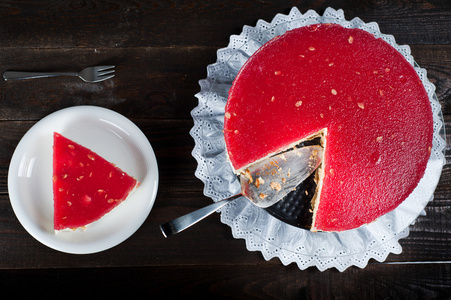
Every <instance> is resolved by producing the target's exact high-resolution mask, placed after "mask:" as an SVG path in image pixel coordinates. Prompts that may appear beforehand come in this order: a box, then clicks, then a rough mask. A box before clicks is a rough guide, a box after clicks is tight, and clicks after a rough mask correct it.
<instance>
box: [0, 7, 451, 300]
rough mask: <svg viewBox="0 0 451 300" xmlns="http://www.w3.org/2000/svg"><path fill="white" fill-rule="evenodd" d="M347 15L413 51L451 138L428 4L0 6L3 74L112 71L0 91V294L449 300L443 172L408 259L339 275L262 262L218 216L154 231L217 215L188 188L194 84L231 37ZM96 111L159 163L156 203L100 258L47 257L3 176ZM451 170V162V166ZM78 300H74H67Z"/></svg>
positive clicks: (443, 37) (449, 18) (445, 73)
mask: <svg viewBox="0 0 451 300" xmlns="http://www.w3.org/2000/svg"><path fill="white" fill-rule="evenodd" d="M293 6H296V7H298V8H299V10H300V11H301V12H306V11H307V10H308V9H315V10H317V11H318V13H320V14H322V13H323V12H324V10H325V9H326V7H328V6H333V7H334V8H336V9H338V8H342V9H344V11H345V16H346V19H348V20H350V19H352V18H354V17H359V18H361V19H362V20H363V21H365V22H372V21H375V22H377V23H378V24H379V26H380V29H381V31H382V32H383V33H387V34H392V35H394V36H395V38H396V41H397V42H398V43H399V44H408V45H410V47H411V50H412V55H413V56H414V58H415V59H416V61H417V62H418V64H419V65H420V66H421V67H423V68H426V69H427V70H428V77H429V79H430V80H431V82H433V83H434V84H435V85H436V87H437V90H436V94H437V96H438V99H439V101H440V103H441V104H442V105H443V114H444V118H445V123H446V126H447V127H450V126H451V110H450V108H449V107H448V106H449V104H451V76H450V73H451V2H450V1H449V0H432V1H357V0H355V1H319V0H317V1H275V0H273V1H244V0H243V1H239V0H238V1H96V0H92V1H0V72H2V73H3V72H4V71H5V70H8V69H15V70H67V69H71V70H77V69H81V68H83V67H85V66H89V65H99V64H114V65H116V66H117V68H116V69H117V71H116V76H115V77H114V79H112V80H108V81H105V82H102V83H97V84H89V83H84V82H82V81H81V80H79V79H77V78H50V79H39V80H31V81H23V82H4V81H3V82H0V287H1V288H2V291H3V292H4V293H6V292H7V291H8V292H11V294H12V295H13V296H17V295H41V294H42V295H44V296H50V295H55V296H60V297H64V296H66V295H70V294H74V295H77V294H79V295H88V294H93V295H106V296H112V295H118V296H121V295H137V296H138V295H141V294H140V293H143V294H144V295H145V296H150V297H152V296H154V297H157V296H158V298H163V297H166V296H167V297H169V296H196V297H217V298H225V299H233V298H238V299H253V298H256V299H292V298H294V299H328V298H340V299H348V298H351V299H443V298H449V297H450V296H449V295H450V294H451V238H450V232H451V171H450V166H449V165H448V164H447V165H445V167H444V170H443V173H442V177H441V180H440V182H439V185H438V187H437V190H436V192H435V199H434V201H432V202H431V203H430V204H429V205H428V206H427V207H426V213H427V215H426V216H421V217H419V218H418V220H417V222H416V223H415V225H413V226H412V227H411V232H410V235H409V236H408V237H407V238H404V239H402V240H401V242H400V243H401V245H402V247H403V252H402V253H401V254H400V255H395V254H391V255H389V257H388V258H387V260H386V261H385V262H383V263H379V262H377V261H374V260H370V262H369V264H368V266H366V267H365V268H364V269H360V268H358V267H350V268H348V269H347V270H345V271H344V272H339V271H337V270H336V269H329V270H326V271H323V272H320V271H319V270H318V269H316V268H314V267H312V268H308V269H307V270H303V271H302V270H300V269H299V268H298V267H297V266H296V265H295V264H290V265H288V266H284V265H283V264H282V263H281V262H280V261H279V260H278V259H271V260H270V261H266V260H265V259H264V258H263V257H262V255H261V253H259V252H251V251H248V250H246V247H245V243H244V241H243V240H240V239H234V238H233V237H232V234H231V230H230V228H229V227H228V226H226V225H224V224H222V223H221V222H220V220H219V214H215V215H213V216H210V217H209V218H207V219H206V220H204V221H203V222H202V223H201V224H198V225H197V226H196V227H193V228H190V229H189V230H187V231H185V232H183V233H182V234H180V235H177V236H176V237H173V238H169V239H165V238H164V237H163V236H162V234H161V232H160V230H159V227H158V226H159V225H160V224H161V223H163V222H165V221H168V220H170V219H172V218H175V217H177V216H179V215H182V214H185V213H188V212H190V211H192V210H195V209H197V208H200V207H202V206H204V205H206V204H209V203H211V199H209V198H207V197H205V196H204V195H203V188H204V186H203V183H202V182H201V181H200V180H199V179H197V178H196V177H195V176H194V172H195V169H196V166H197V163H196V161H195V159H194V158H193V157H192V156H191V151H192V149H193V147H194V141H193V139H192V138H191V136H190V135H189V131H190V129H191V128H192V126H193V120H192V118H191V116H190V111H191V110H192V109H193V108H194V107H196V106H197V99H196V97H195V96H194V95H195V94H196V93H197V92H198V91H199V90H200V89H199V85H198V80H200V79H203V78H205V77H206V66H207V65H208V64H211V63H213V62H215V61H216V50H217V49H219V48H223V47H225V46H227V44H228V41H229V37H230V35H232V34H239V33H240V32H241V30H242V27H243V26H244V25H250V26H255V24H256V22H257V20H258V19H263V20H266V21H270V20H271V19H272V18H273V17H274V16H275V14H277V13H283V14H287V13H289V11H290V9H291V8H292V7H293ZM78 105H97V106H101V107H105V108H109V109H111V110H114V111H116V112H119V113H121V114H123V115H124V116H125V117H127V118H129V119H131V120H132V121H133V122H135V124H136V125H137V126H138V127H139V128H140V129H141V130H142V131H143V132H144V134H145V135H146V137H147V138H148V140H149V141H150V143H151V144H152V146H153V148H154V151H155V153H156V156H157V160H158V163H159V172H160V173H159V175H160V184H159V189H158V194H157V198H156V202H155V205H154V207H153V209H152V211H151V213H150V214H149V216H148V218H147V219H146V220H145V222H144V224H143V225H142V226H141V227H140V228H139V230H138V231H137V232H136V233H135V234H133V235H132V236H131V237H130V238H128V239H127V240H126V241H124V242H123V243H121V244H119V245H117V246H116V247H114V248H111V249H109V250H106V251H102V252H100V253H94V254H87V255H74V254H66V253H62V252H59V251H55V250H53V249H50V248H48V247H46V246H44V245H43V244H41V243H40V242H38V241H37V240H35V239H34V238H33V237H31V236H30V235H29V234H28V233H27V231H26V230H25V229H24V228H23V227H22V225H21V224H20V222H19V221H18V219H17V218H16V216H15V214H14V211H13V209H12V207H11V204H10V201H9V197H8V188H7V178H8V167H9V163H10V160H11V157H12V154H13V151H14V149H15V148H16V146H17V144H18V142H19V140H20V139H21V138H22V136H23V135H24V134H25V133H26V132H27V130H29V129H30V128H31V127H32V126H33V125H34V124H35V123H36V122H37V121H39V120H40V119H42V118H43V117H45V116H47V115H48V114H50V113H52V112H55V111H57V110H59V109H62V108H66V107H71V106H78ZM448 158H449V157H448ZM74 289H75V290H76V291H75V292H73V290H74Z"/></svg>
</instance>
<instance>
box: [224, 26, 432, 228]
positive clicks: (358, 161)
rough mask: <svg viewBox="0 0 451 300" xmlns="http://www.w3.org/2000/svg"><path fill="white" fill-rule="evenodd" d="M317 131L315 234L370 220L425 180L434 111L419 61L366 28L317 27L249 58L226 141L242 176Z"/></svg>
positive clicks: (231, 102) (232, 96) (229, 114)
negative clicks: (319, 144)
mask: <svg viewBox="0 0 451 300" xmlns="http://www.w3.org/2000/svg"><path fill="white" fill-rule="evenodd" d="M318 135H320V136H321V137H322V141H323V146H324V148H325V151H324V159H323V166H322V167H321V169H320V170H319V174H318V178H317V180H318V190H317V193H316V196H315V197H314V201H313V203H312V211H313V223H312V224H311V229H312V230H313V231H343V230H348V229H353V228H357V227H359V226H362V225H364V224H368V223H370V222H373V221H374V220H376V219H377V218H378V217H380V216H382V215H384V214H386V213H388V212H390V211H392V210H393V209H395V208H396V207H397V206H398V205H399V204H400V203H402V202H403V201H404V200H405V199H406V198H407V197H408V196H409V195H410V194H411V192H412V191H413V190H414V189H415V187H416V186H417V185H418V183H419V181H420V179H421V178H422V177H423V175H424V172H425V169H426V165H427V162H428V159H429V157H430V153H431V148H432V135H433V117H432V109H431V105H430V102H429V97H428V95H427V92H426V90H425V88H424V86H423V84H422V82H421V80H420V78H419V76H418V75H417V73H416V71H415V69H414V68H413V66H412V65H411V64H410V63H409V62H408V61H407V60H406V59H405V58H404V56H403V55H402V54H401V53H399V52H398V51H397V50H396V49H395V48H393V47H392V46H391V45H389V44H388V43H387V42H385V41H384V40H383V39H381V38H376V37H375V36H374V35H372V34H370V33H368V32H366V31H364V30H361V29H348V28H344V27H342V26H340V25H336V24H315V25H310V26H305V27H301V28H297V29H293V30H290V31H287V32H286V33H285V34H283V35H281V36H278V37H276V38H274V39H272V40H271V41H269V42H267V43H266V44H264V45H263V46H262V47H260V49H259V50H257V51H256V52H255V53H254V54H253V55H252V56H251V57H250V58H249V59H248V60H247V61H246V63H245V64H244V66H243V67H242V68H241V70H240V71H239V73H238V75H237V77H236V78H235V80H234V82H233V85H232V87H231V89H230V91H229V97H228V100H227V104H226V108H225V119H224V137H225V143H226V149H227V154H228V158H229V160H230V163H231V165H232V167H233V169H234V170H235V172H236V173H237V174H240V172H241V171H242V170H244V169H245V168H246V167H247V166H248V165H250V164H252V163H254V162H256V161H259V160H262V159H264V158H266V157H268V156H271V155H274V154H276V153H278V152H280V151H283V150H285V149H288V148H289V147H292V146H293V145H296V144H297V143H299V142H301V141H305V140H307V139H309V138H312V137H315V136H318Z"/></svg>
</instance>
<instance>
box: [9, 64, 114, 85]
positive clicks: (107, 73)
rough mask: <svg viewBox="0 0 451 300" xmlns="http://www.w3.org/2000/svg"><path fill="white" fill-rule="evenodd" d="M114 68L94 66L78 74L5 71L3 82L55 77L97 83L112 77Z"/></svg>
mask: <svg viewBox="0 0 451 300" xmlns="http://www.w3.org/2000/svg"><path fill="white" fill-rule="evenodd" d="M113 73H114V66H95V67H88V68H85V69H83V70H82V71H80V72H20V71H6V72H5V73H3V79H5V80H21V79H32V78H43V77H56V76H78V77H80V78H81V79H82V80H83V81H86V82H99V81H103V80H107V79H110V78H112V77H114V74H113Z"/></svg>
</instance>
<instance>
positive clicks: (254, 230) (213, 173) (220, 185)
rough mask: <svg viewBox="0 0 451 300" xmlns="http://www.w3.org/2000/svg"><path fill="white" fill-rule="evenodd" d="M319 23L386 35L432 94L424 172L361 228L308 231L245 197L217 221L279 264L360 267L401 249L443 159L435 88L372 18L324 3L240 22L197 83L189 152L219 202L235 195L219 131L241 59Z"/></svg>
mask: <svg viewBox="0 0 451 300" xmlns="http://www.w3.org/2000/svg"><path fill="white" fill-rule="evenodd" d="M316 23H336V24H340V25H342V26H343V27H346V28H360V29H363V30H365V31H367V32H370V33H372V34H374V35H375V36H376V37H378V38H382V39H384V40H385V41H386V42H388V43H389V44H390V45H392V46H393V47H394V48H396V49H397V50H398V51H399V52H400V53H402V54H403V56H404V57H405V58H406V59H407V61H409V63H411V64H412V65H413V66H415V70H416V71H417V73H418V75H419V76H420V79H421V80H422V82H423V85H424V87H425V89H426V91H427V93H428V95H429V99H430V102H431V106H432V111H433V119H434V137H433V149H432V153H431V157H430V159H429V162H428V165H427V168H426V172H425V175H424V177H423V179H422V180H421V181H420V183H419V184H418V186H417V188H416V189H415V190H414V192H413V193H412V194H411V195H410V196H409V197H408V198H407V199H406V200H405V201H404V202H403V203H402V204H401V205H400V206H398V207H397V208H396V209H395V210H394V211H392V212H390V213H388V214H386V215H384V216H382V217H380V218H379V219H378V220H377V221H375V222H373V223H371V224H368V225H364V226H362V227H360V228H357V229H353V230H348V231H344V232H339V233H328V232H317V233H314V232H310V231H308V230H304V229H301V228H298V227H295V226H292V225H289V224H287V223H285V222H282V221H280V220H279V219H277V218H275V217H273V216H271V215H270V214H269V213H268V212H266V211H265V210H263V209H261V208H258V207H256V206H254V205H253V204H251V203H250V201H248V200H247V199H245V198H244V197H241V198H240V199H238V200H235V201H234V202H232V203H230V204H228V205H226V206H225V207H223V208H222V209H221V210H220V213H221V222H223V223H225V224H227V225H228V226H230V227H231V229H232V234H233V236H234V237H235V238H241V239H244V240H245V241H246V247H247V249H248V250H250V251H260V252H261V253H262V254H263V257H264V258H265V259H266V260H269V259H272V258H274V257H277V258H279V259H280V261H281V262H282V263H283V264H284V265H288V264H290V263H296V264H297V265H298V267H299V268H300V269H302V270H303V269H306V268H307V267H310V266H316V267H317V268H318V269H319V270H321V271H323V270H326V269H328V268H334V267H335V268H337V269H338V270H339V271H344V270H345V269H346V268H348V267H350V266H353V265H354V266H357V267H360V268H364V267H365V266H366V265H367V264H368V261H369V259H371V258H374V259H375V260H377V261H379V262H382V261H384V260H385V259H386V258H387V256H388V255H389V254H390V253H395V254H399V253H401V252H402V249H401V246H400V244H399V243H398V241H399V239H401V238H404V237H406V236H408V235H409V226H410V225H411V224H413V222H414V221H415V219H416V218H417V217H418V216H419V215H420V214H421V215H424V214H425V211H424V208H425V206H426V205H427V204H428V202H429V201H431V200H432V199H433V193H434V191H435V188H436V186H437V183H438V181H439V179H440V174H441V171H442V168H443V165H444V163H445V156H444V149H445V140H444V127H443V117H442V113H441V106H440V104H439V102H438V100H437V98H436V96H435V86H434V85H433V84H432V83H431V82H429V80H428V79H427V75H426V71H425V70H424V69H421V68H419V67H418V66H417V65H416V64H415V62H414V60H413V57H412V56H411V55H410V48H409V46H406V45H403V46H399V45H397V44H396V42H395V39H394V37H393V36H391V35H385V34H382V33H381V32H380V30H379V26H378V25H377V23H374V22H372V23H364V22H363V21H362V20H361V19H359V18H354V19H352V20H351V21H346V20H345V18H344V13H343V11H342V10H334V9H332V8H327V9H326V11H325V12H324V14H323V15H322V16H320V15H318V14H317V13H316V12H315V11H313V10H309V11H307V12H306V13H305V14H301V13H300V11H299V10H298V9H297V8H295V7H294V8H292V9H291V11H290V13H289V14H288V15H282V14H277V15H276V16H275V17H274V19H273V20H272V21H271V22H270V23H267V22H265V21H263V20H259V21H258V22H257V25H256V26H255V27H251V26H244V27H243V31H242V33H241V34H240V35H233V36H231V38H230V41H229V45H228V46H227V47H226V48H223V49H219V50H218V52H217V61H216V63H214V64H211V65H209V66H207V78H206V79H204V80H200V81H199V85H200V87H201V91H200V92H199V93H198V94H196V97H197V98H198V100H199V104H198V106H197V107H196V108H194V109H193V111H192V112H191V115H192V117H193V120H194V127H193V128H192V129H191V131H190V134H191V136H192V137H193V138H194V140H195V147H194V149H193V152H192V155H193V156H194V158H195V159H196V160H197V162H198V167H197V169H196V172H195V175H196V176H197V177H198V178H199V179H200V180H202V181H203V182H204V184H205V187H204V194H205V195H206V196H208V197H211V198H212V199H213V201H218V200H220V199H223V198H225V197H229V196H232V195H235V194H237V193H239V190H240V183H239V180H238V179H237V177H236V176H235V174H234V173H233V171H232V168H231V166H230V164H229V162H228V160H227V155H226V149H225V142H224V136H223V132H222V130H223V127H224V108H225V104H226V102H227V96H228V90H229V88H230V87H231V85H232V82H233V80H234V79H235V77H236V75H237V74H238V71H239V70H240V68H241V67H242V66H243V64H244V62H245V61H246V60H247V59H248V58H249V57H250V56H251V55H252V54H253V53H254V52H255V51H256V50H257V49H258V48H259V47H260V46H262V45H263V44H264V43H266V42H267V41H269V40H270V39H272V38H273V37H275V36H277V35H281V34H283V33H285V32H286V31H287V30H291V29H294V28H297V27H301V26H306V25H310V24H316Z"/></svg>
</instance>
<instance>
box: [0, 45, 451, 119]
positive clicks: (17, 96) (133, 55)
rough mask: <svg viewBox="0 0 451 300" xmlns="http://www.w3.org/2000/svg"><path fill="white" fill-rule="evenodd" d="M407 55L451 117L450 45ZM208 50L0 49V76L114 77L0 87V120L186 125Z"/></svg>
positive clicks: (212, 56)
mask: <svg viewBox="0 0 451 300" xmlns="http://www.w3.org/2000/svg"><path fill="white" fill-rule="evenodd" d="M411 49H412V55H413V56H414V58H415V60H416V61H417V62H418V64H419V65H420V66H421V67H422V68H425V69H426V70H427V71H428V77H429V79H430V80H431V82H432V83H434V84H435V85H436V94H437V96H438V99H439V101H440V103H441V104H442V105H443V112H444V114H449V113H451V111H450V109H451V108H448V105H447V103H449V102H450V101H451V98H450V97H451V79H450V76H449V74H450V73H451V55H450V53H451V45H415V46H412V47H411ZM216 51H217V49H216V48H214V47H197V48H192V47H166V48H130V49H110V48H107V49H105V48H101V49H94V48H91V49H86V48H80V49H79V48H76V49H72V50H70V51H69V50H67V49H18V50H15V51H10V50H8V49H1V48H0V72H1V73H3V72H4V71H6V70H11V69H16V70H42V69H44V70H47V69H50V70H68V69H72V70H74V69H75V70H78V69H81V68H83V67H84V66H89V65H98V64H115V65H117V71H116V76H115V77H114V78H113V79H111V80H107V81H105V82H102V83H99V84H95V85H93V84H90V83H85V82H83V81H81V80H80V79H78V78H46V79H35V80H27V81H11V82H5V81H0V101H2V105H1V106H0V120H39V119H40V118H42V117H44V116H46V115H48V114H50V113H51V112H54V111H56V110H58V109H61V108H64V107H68V106H73V105H83V104H86V105H99V106H103V107H106V108H110V109H113V110H116V111H118V112H119V113H122V114H124V115H125V116H126V117H128V118H132V119H140V118H148V119H149V118H151V119H167V118H169V119H175V118H182V119H190V118H191V116H190V112H191V110H192V109H193V108H194V107H195V106H197V103H198V102H197V98H195V94H196V93H198V92H199V91H200V87H199V84H198V81H199V80H201V79H204V78H205V77H206V76H207V71H206V68H207V65H209V64H212V63H214V62H215V61H216Z"/></svg>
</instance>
